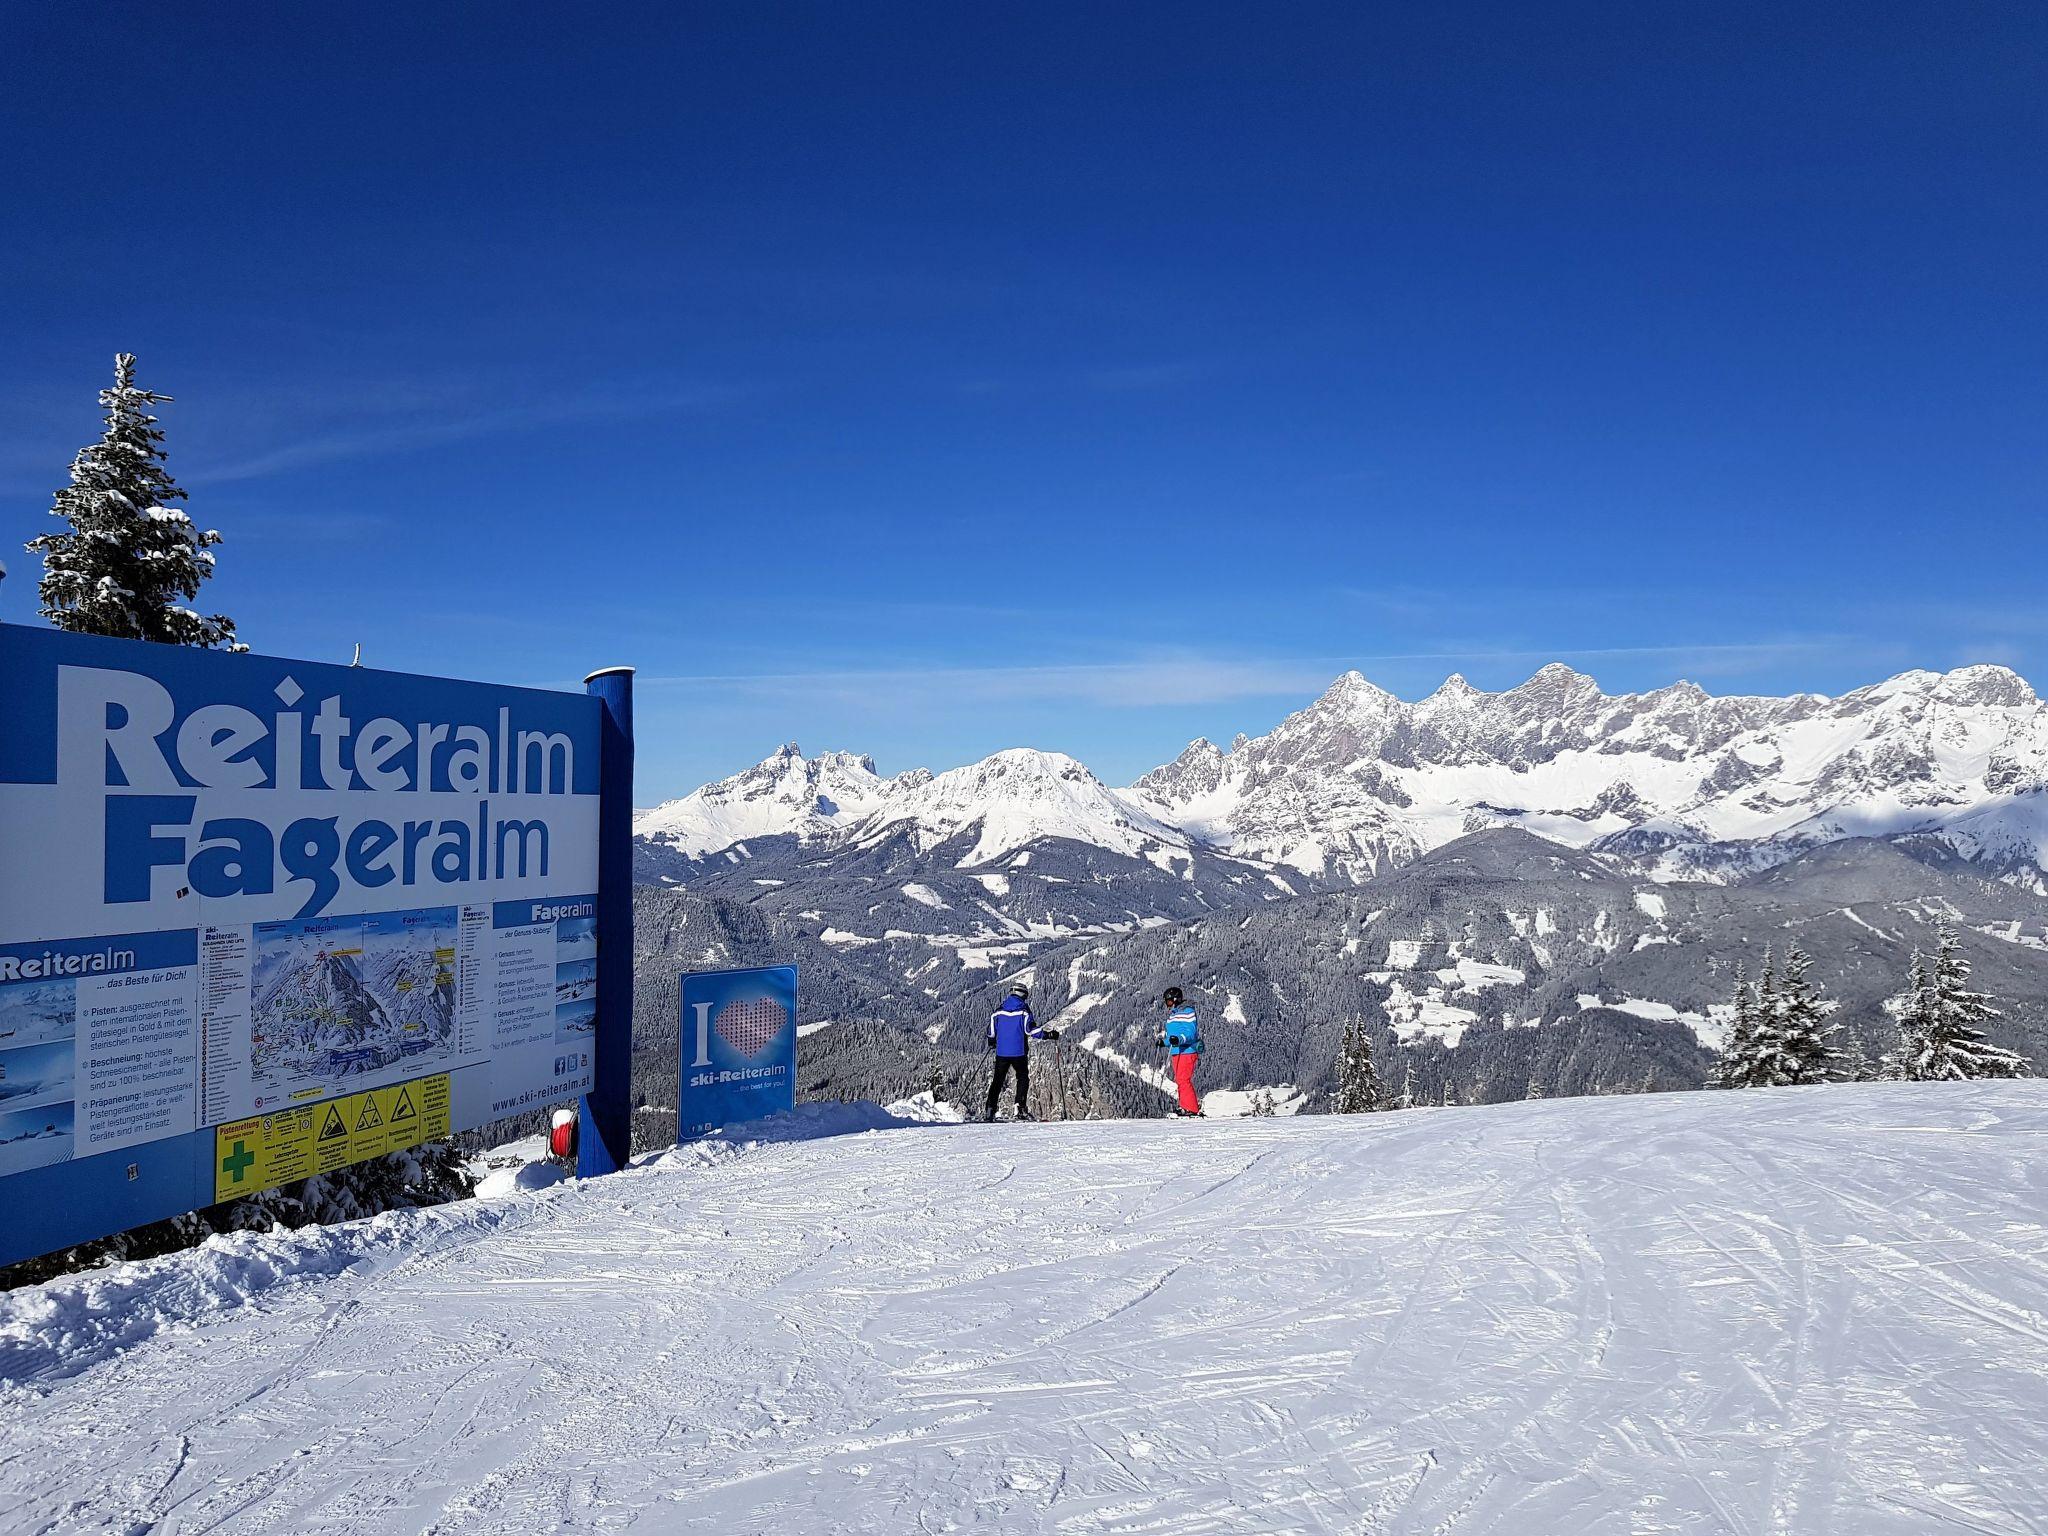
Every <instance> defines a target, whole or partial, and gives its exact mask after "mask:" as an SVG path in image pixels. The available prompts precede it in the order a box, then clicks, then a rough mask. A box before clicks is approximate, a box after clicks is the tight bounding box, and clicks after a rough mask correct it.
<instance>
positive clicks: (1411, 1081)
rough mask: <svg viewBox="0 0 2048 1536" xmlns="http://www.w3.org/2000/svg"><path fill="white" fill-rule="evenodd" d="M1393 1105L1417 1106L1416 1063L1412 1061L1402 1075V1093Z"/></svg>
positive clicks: (1394, 1106) (1409, 1107) (1396, 1106)
mask: <svg viewBox="0 0 2048 1536" xmlns="http://www.w3.org/2000/svg"><path fill="white" fill-rule="evenodd" d="M1392 1107H1393V1108H1395V1109H1413V1108H1414V1107H1415V1063H1414V1062H1412V1061H1411V1062H1409V1063H1408V1064H1407V1069H1406V1070H1405V1071H1404V1072H1403V1073H1402V1075H1401V1093H1400V1096H1399V1097H1398V1098H1396V1099H1395V1100H1394V1103H1393V1106H1392Z"/></svg>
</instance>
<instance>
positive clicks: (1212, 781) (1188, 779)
mask: <svg viewBox="0 0 2048 1536" xmlns="http://www.w3.org/2000/svg"><path fill="white" fill-rule="evenodd" d="M1245 740H1246V738H1245V737H1242V736H1240V737H1239V738H1238V742H1239V744H1240V745H1242V744H1243V742H1244V741H1245ZM1225 766H1226V763H1225V758H1224V754H1223V749H1222V748H1221V747H1219V746H1217V745H1216V743H1215V742H1213V741H1211V740H1209V738H1208V737H1206V736H1197V737H1196V738H1195V739H1194V740H1193V741H1191V742H1189V743H1188V744H1187V745H1186V746H1185V747H1183V748H1182V749H1181V754H1180V756H1179V757H1176V758H1175V759H1174V760H1173V761H1172V762H1170V763H1167V764H1165V765H1163V766H1161V767H1158V768H1154V769H1153V770H1152V771H1151V772H1150V773H1148V774H1146V775H1145V776H1144V777H1143V778H1141V779H1139V780H1138V782H1137V783H1136V784H1133V785H1132V786H1131V788H1132V789H1134V790H1136V791H1137V792H1138V793H1139V794H1142V795H1151V796H1154V797H1156V798H1159V799H1163V800H1193V799H1195V798H1196V797H1198V796H1201V795H1208V794H1213V793H1215V791H1216V788H1217V786H1218V785H1220V784H1221V783H1222V782H1223V775H1224V772H1225Z"/></svg>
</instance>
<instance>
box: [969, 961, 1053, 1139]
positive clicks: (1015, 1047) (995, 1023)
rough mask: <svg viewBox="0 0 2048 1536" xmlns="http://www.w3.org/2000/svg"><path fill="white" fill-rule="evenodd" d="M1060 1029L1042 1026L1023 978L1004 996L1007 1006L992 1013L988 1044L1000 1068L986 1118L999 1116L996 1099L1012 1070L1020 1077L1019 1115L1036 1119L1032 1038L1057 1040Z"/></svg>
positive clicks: (990, 1089)
mask: <svg viewBox="0 0 2048 1536" xmlns="http://www.w3.org/2000/svg"><path fill="white" fill-rule="evenodd" d="M1059 1037H1060V1032H1059V1031H1058V1030H1056V1029H1041V1028H1039V1026H1038V1020H1037V1019H1036V1018H1035V1017H1033V1015H1032V1012H1031V989H1030V988H1029V987H1027V986H1025V985H1024V984H1023V983H1022V982H1019V983H1018V984H1017V985H1016V986H1014V987H1012V988H1010V995H1009V996H1008V997H1007V998H1005V999H1004V1000H1003V1006H1002V1007H1000V1008H998V1009H997V1010H996V1011H995V1012H994V1013H992V1014H990V1015H989V1019H988V1048H989V1049H990V1050H992V1051H994V1052H995V1053H996V1072H995V1076H994V1078H992V1079H991V1080H990V1082H989V1085H988V1113H987V1114H985V1115H983V1116H982V1119H984V1120H993V1119H995V1117H996V1101H997V1100H998V1099H1000V1098H1001V1097H1002V1096H1003V1080H1004V1079H1005V1078H1007V1077H1009V1076H1010V1075H1011V1074H1012V1073H1015V1074H1016V1078H1017V1118H1018V1119H1019V1120H1035V1119H1037V1118H1038V1117H1037V1116H1036V1115H1034V1114H1032V1113H1031V1103H1030V1094H1031V1057H1030V1050H1031V1042H1032V1041H1033V1040H1057V1039H1059Z"/></svg>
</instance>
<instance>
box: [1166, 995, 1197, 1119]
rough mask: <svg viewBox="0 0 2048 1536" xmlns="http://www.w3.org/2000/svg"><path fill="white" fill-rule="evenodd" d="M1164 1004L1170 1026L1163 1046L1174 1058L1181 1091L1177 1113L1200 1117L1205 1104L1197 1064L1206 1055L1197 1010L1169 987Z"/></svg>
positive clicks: (1175, 1078)
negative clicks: (1198, 1084) (1197, 1093)
mask: <svg viewBox="0 0 2048 1536" xmlns="http://www.w3.org/2000/svg"><path fill="white" fill-rule="evenodd" d="M1160 1002H1161V1003H1162V1004H1163V1005H1164V1006H1165V1008H1166V1023H1165V1024H1164V1025H1163V1026H1161V1029H1160V1034H1159V1044H1161V1045H1163V1046H1165V1047H1166V1049H1167V1051H1168V1053H1169V1054H1171V1055H1172V1057H1173V1083H1174V1087H1176V1088H1177V1089H1179V1090H1180V1103H1179V1105H1178V1106H1176V1107H1175V1109H1174V1111H1173V1112H1174V1113H1175V1114H1176V1115H1199V1114H1201V1112H1202V1101H1201V1100H1200V1099H1199V1098H1197V1097H1196V1096H1195V1063H1196V1062H1197V1061H1198V1060H1200V1059H1201V1055H1202V1028H1201V1025H1199V1024H1198V1023H1196V1022H1195V1010H1194V1009H1192V1008H1190V1007H1189V1006H1188V1003H1187V999H1186V998H1185V997H1183V996H1182V994H1181V990H1180V988H1179V987H1168V988H1167V989H1166V995H1165V997H1163V998H1161V999H1160Z"/></svg>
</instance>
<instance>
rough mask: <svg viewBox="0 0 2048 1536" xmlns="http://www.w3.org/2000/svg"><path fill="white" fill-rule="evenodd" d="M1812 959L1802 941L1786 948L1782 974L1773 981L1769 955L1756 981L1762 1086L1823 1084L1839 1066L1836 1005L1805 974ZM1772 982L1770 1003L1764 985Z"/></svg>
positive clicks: (1757, 1070)
mask: <svg viewBox="0 0 2048 1536" xmlns="http://www.w3.org/2000/svg"><path fill="white" fill-rule="evenodd" d="M1811 964H1812V961H1811V960H1809V959H1808V958H1807V955H1806V952H1805V951H1804V950H1802V949H1800V948H1799V946H1798V945H1796V944H1795V945H1792V946H1791V947H1789V948H1788V949H1787V950H1786V951H1785V969H1784V973H1783V974H1782V975H1780V976H1779V977H1778V978H1777V979H1776V983H1775V985H1774V986H1773V985H1772V978H1771V973H1770V969H1769V960H1768V957H1767V958H1766V961H1765V970H1764V977H1763V981H1762V982H1761V983H1759V986H1758V1010H1757V1012H1758V1018H1757V1026H1756V1034H1755V1041H1756V1044H1755V1049H1754V1059H1755V1063H1756V1066H1755V1072H1754V1076H1753V1081H1754V1083H1755V1085H1756V1086H1759V1087H1764V1088H1793V1087H1798V1086H1800V1085H1802V1084H1806V1083H1824V1082H1827V1081H1828V1080H1829V1079H1830V1078H1832V1077H1833V1076H1834V1075H1835V1070H1836V1067H1837V1065H1838V1061H1837V1055H1836V1051H1835V1047H1834V1039H1833V1037H1834V1033H1835V1026H1834V1025H1833V1024H1831V1023H1830V1022H1828V1015H1829V1014H1830V1013H1832V1012H1834V1008H1835V1005H1834V1004H1833V1003H1831V1002H1828V1001H1826V1000H1825V999H1823V998H1822V997H1821V996H1820V995H1819V993H1818V992H1817V991H1816V990H1815V989H1814V986H1813V983H1812V982H1811V981H1809V980H1808V979H1807V974H1806V973H1807V968H1808V967H1809V966H1810V965H1811ZM1766 986H1771V991H1770V992H1769V994H1768V997H1769V1006H1768V1008H1766V1006H1765V1003H1764V1000H1765V997H1766V993H1765V992H1764V987H1766Z"/></svg>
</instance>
